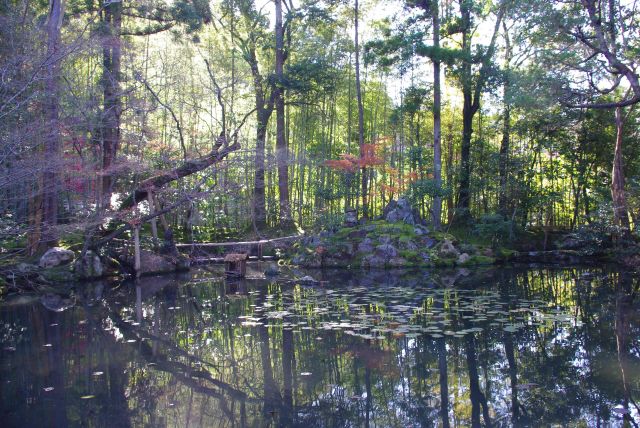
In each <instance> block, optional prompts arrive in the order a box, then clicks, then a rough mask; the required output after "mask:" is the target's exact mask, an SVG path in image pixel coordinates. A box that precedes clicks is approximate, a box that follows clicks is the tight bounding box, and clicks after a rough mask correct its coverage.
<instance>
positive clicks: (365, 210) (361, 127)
mask: <svg viewBox="0 0 640 428" xmlns="http://www.w3.org/2000/svg"><path fill="white" fill-rule="evenodd" d="M355 1H356V4H355V8H354V26H355V49H356V52H355V54H356V98H357V99H358V144H359V146H360V159H364V158H365V155H366V154H365V148H364V106H363V105H362V88H361V86H360V44H359V36H358V21H359V19H358V12H359V11H358V6H359V5H358V0H355ZM361 171H362V217H363V218H365V219H366V218H369V210H368V201H367V193H368V192H367V190H368V187H369V186H368V177H367V176H368V174H367V168H366V166H364V165H362V168H361Z"/></svg>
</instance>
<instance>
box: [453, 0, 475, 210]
mask: <svg viewBox="0 0 640 428" xmlns="http://www.w3.org/2000/svg"><path fill="white" fill-rule="evenodd" d="M460 5H461V6H460V12H461V17H462V27H463V29H462V51H463V52H464V54H465V59H464V60H463V61H464V62H463V64H462V76H461V79H462V98H463V106H462V144H461V148H460V182H459V189H458V201H457V203H456V217H457V218H458V220H460V221H462V222H464V220H466V219H467V218H468V217H469V214H470V213H469V207H470V200H469V199H470V182H471V137H472V135H473V116H474V115H475V113H476V111H477V110H474V106H473V88H472V83H471V80H472V76H471V60H470V56H471V36H470V34H469V33H470V31H471V10H470V9H469V7H470V5H469V2H466V1H465V2H461V3H460Z"/></svg>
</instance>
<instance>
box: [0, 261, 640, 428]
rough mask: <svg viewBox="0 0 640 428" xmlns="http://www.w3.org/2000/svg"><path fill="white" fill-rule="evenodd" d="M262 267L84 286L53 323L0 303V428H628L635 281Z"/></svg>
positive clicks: (567, 272)
mask: <svg viewBox="0 0 640 428" xmlns="http://www.w3.org/2000/svg"><path fill="white" fill-rule="evenodd" d="M262 270H263V267H261V266H259V265H254V266H252V267H251V269H250V271H249V275H250V277H252V278H248V279H246V280H242V281H226V280H224V279H222V278H221V273H220V272H218V271H212V270H198V271H195V272H192V273H190V274H186V275H183V276H163V277H157V278H144V279H142V280H141V281H139V282H138V283H137V284H136V283H123V284H116V285H113V284H102V283H91V284H86V285H85V286H83V288H82V290H80V291H79V292H78V293H77V295H76V296H74V297H73V298H72V299H70V300H69V301H67V302H66V304H65V302H63V303H62V304H61V306H62V307H60V308H58V309H64V310H62V311H60V312H56V311H53V310H51V309H47V308H45V306H44V305H43V304H42V302H41V301H40V300H39V299H30V298H28V297H25V296H22V297H21V298H20V299H19V300H13V301H10V302H5V303H3V304H2V305H0V346H1V354H0V382H1V387H0V399H1V403H0V408H1V411H2V415H1V416H0V421H1V422H0V425H2V426H16V427H18V426H19V427H29V426H33V427H45V426H59V427H63V426H91V427H102V426H107V427H127V426H140V427H142V426H161V427H162V426H179V427H187V426H193V427H197V426H211V427H244V426H247V427H277V426H283V427H285V426H286V427H288V426H303V427H366V426H372V427H373V426H376V427H431V426H443V427H452V426H455V427H467V426H494V427H495V426H531V427H539V426H585V427H597V426H602V427H607V426H638V425H637V424H639V423H640V415H639V412H638V407H637V405H636V403H637V400H640V316H639V312H638V309H640V303H639V299H638V297H637V293H638V291H639V288H640V286H639V281H638V279H637V278H636V276H634V275H633V274H630V273H623V272H620V271H616V270H611V269H594V268H564V269H546V268H501V269H488V270H474V271H467V270H457V271H421V272H420V271H419V272H415V271H413V272H412V271H379V272H375V271H371V272H366V271H362V272H361V271H356V272H347V271H323V272H320V271H315V272H307V274H311V275H313V276H314V277H315V279H317V280H318V281H319V282H318V283H315V284H310V283H305V284H300V283H299V282H297V281H295V280H292V278H295V277H300V276H301V275H304V274H305V273H302V272H287V273H286V274H285V275H282V276H281V277H278V278H276V279H265V278H264V276H263V275H261V274H260V272H261V271H262ZM49 306H51V305H49ZM66 306H70V307H68V308H66V309H65V307H66Z"/></svg>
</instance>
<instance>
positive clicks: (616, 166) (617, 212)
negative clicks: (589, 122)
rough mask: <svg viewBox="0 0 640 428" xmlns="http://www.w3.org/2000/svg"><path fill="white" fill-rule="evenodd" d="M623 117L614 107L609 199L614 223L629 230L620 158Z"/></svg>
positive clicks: (618, 109)
mask: <svg viewBox="0 0 640 428" xmlns="http://www.w3.org/2000/svg"><path fill="white" fill-rule="evenodd" d="M623 125H624V119H623V117H622V107H617V108H616V147H615V152H614V155H613V170H612V171H611V199H612V200H613V215H614V220H615V223H616V224H617V225H618V226H621V227H623V228H625V229H627V230H629V214H628V211H627V197H626V194H625V192H624V170H623V158H622V131H623Z"/></svg>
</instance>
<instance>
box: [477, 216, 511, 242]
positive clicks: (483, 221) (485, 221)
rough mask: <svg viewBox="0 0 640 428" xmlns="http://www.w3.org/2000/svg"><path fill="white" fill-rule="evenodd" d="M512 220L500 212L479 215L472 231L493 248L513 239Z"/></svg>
mask: <svg viewBox="0 0 640 428" xmlns="http://www.w3.org/2000/svg"><path fill="white" fill-rule="evenodd" d="M514 227H515V225H514V224H513V221H511V220H507V219H505V218H504V217H503V216H501V215H500V214H488V215H484V216H482V217H480V219H479V221H478V223H476V224H475V226H474V228H473V232H474V233H475V234H476V235H478V236H479V237H480V238H482V239H486V240H488V241H490V242H491V246H492V247H493V248H497V247H498V245H500V244H504V243H506V242H511V241H512V240H513V239H514Z"/></svg>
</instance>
